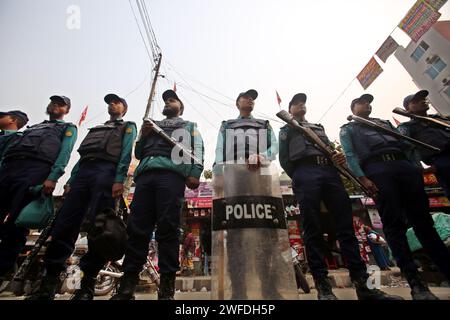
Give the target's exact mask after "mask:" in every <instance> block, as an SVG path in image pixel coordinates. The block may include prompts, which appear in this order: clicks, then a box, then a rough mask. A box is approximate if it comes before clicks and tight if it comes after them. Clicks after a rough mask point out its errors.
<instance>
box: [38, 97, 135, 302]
mask: <svg viewBox="0 0 450 320" xmlns="http://www.w3.org/2000/svg"><path fill="white" fill-rule="evenodd" d="M104 101H105V102H106V103H107V104H108V113H109V115H110V119H109V120H108V121H106V122H105V123H104V124H101V125H98V126H96V127H93V128H90V129H89V132H88V134H87V136H86V138H84V140H83V142H82V143H81V145H80V147H79V148H78V152H79V154H80V160H79V161H78V163H77V164H76V165H75V167H74V169H73V170H72V174H71V178H70V179H69V181H68V183H67V184H66V186H65V193H66V198H65V200H64V203H63V205H62V207H61V210H60V212H59V213H58V216H57V218H56V221H55V226H54V228H53V230H52V233H51V237H52V240H51V242H50V244H49V246H48V248H47V251H46V253H45V256H44V262H45V267H46V270H47V274H46V276H45V277H44V278H43V280H42V284H41V287H40V289H39V291H38V292H37V293H36V294H35V295H33V296H31V297H30V299H31V300H33V299H42V300H51V299H54V297H55V292H56V288H57V285H58V284H59V281H60V279H59V275H60V273H61V272H62V271H63V270H64V269H65V261H66V259H67V258H68V257H69V256H70V255H71V254H72V252H73V250H74V246H75V242H76V240H77V237H78V234H79V232H80V227H81V223H82V222H83V218H84V216H85V214H86V213H87V212H88V209H89V212H90V213H91V215H96V214H98V213H100V212H101V210H102V209H104V208H107V207H109V208H114V200H113V199H114V198H117V197H119V196H120V195H122V193H123V188H124V186H123V183H124V181H125V178H126V176H127V172H128V167H129V164H130V162H131V152H132V149H133V142H134V139H135V138H136V125H135V124H134V122H131V121H124V120H123V119H122V118H123V116H124V115H125V114H126V112H127V110H128V105H127V102H126V101H125V99H123V98H121V97H119V96H117V95H116V94H108V95H106V96H105V98H104ZM106 262H107V261H104V259H102V258H101V257H99V256H97V255H95V254H93V253H92V251H88V253H87V254H86V255H84V256H83V258H82V259H81V262H80V268H81V270H82V272H83V278H82V279H81V287H80V289H78V290H77V291H76V292H75V294H74V295H73V297H72V299H73V300H92V299H93V298H94V289H95V280H96V277H97V274H98V272H99V271H100V270H101V268H102V267H103V266H104V264H105V263H106Z"/></svg>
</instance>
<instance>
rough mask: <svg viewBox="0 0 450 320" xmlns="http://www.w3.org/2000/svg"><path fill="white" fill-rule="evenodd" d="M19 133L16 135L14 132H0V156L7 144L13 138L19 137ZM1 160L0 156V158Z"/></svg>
mask: <svg viewBox="0 0 450 320" xmlns="http://www.w3.org/2000/svg"><path fill="white" fill-rule="evenodd" d="M19 137H20V135H17V133H16V132H14V133H10V134H5V132H3V131H2V132H0V157H3V153H4V152H5V150H6V147H7V146H8V144H10V143H11V142H12V141H13V140H14V139H17V138H19ZM0 161H1V158H0Z"/></svg>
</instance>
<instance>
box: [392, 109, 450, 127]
mask: <svg viewBox="0 0 450 320" xmlns="http://www.w3.org/2000/svg"><path fill="white" fill-rule="evenodd" d="M392 112H394V113H396V114H399V115H401V116H405V117H409V118H411V119H417V120H420V121H425V122H428V123H434V124H437V125H439V126H441V127H444V129H447V130H449V129H450V124H449V123H446V122H445V120H438V119H435V118H431V117H426V116H418V115H416V114H412V113H409V112H407V111H405V110H403V109H401V108H395V109H394V110H392Z"/></svg>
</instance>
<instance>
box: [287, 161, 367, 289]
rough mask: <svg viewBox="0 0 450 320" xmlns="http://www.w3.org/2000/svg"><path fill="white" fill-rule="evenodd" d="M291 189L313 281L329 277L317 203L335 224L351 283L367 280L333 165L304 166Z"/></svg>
mask: <svg viewBox="0 0 450 320" xmlns="http://www.w3.org/2000/svg"><path fill="white" fill-rule="evenodd" d="M292 188H293V190H294V193H295V197H296V199H297V201H298V202H299V204H300V210H301V214H302V216H303V227H304V240H305V245H306V254H307V257H308V265H309V267H310V269H311V273H312V275H313V277H314V278H315V279H317V278H321V277H326V276H327V274H328V270H327V265H326V263H325V256H324V252H323V250H322V249H323V241H324V240H323V232H322V230H321V222H320V214H319V213H320V202H321V201H323V202H324V204H325V206H326V208H327V209H328V211H329V214H330V215H331V218H332V220H333V222H334V226H335V230H336V237H337V239H338V241H339V244H340V247H341V252H342V255H343V257H344V258H345V259H346V261H347V263H348V268H349V271H350V277H351V278H352V279H353V280H356V279H361V278H363V279H365V278H367V269H366V265H365V264H364V262H363V260H362V259H361V256H360V254H359V246H358V240H357V239H356V236H355V231H354V229H353V220H352V206H351V202H350V198H349V196H348V194H347V192H346V190H345V188H344V185H343V184H342V181H341V179H340V177H339V175H338V172H337V170H336V169H335V168H334V167H332V166H322V165H305V166H299V167H297V168H296V170H295V172H294V174H293V178H292Z"/></svg>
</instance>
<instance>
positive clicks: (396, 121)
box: [392, 117, 401, 127]
mask: <svg viewBox="0 0 450 320" xmlns="http://www.w3.org/2000/svg"><path fill="white" fill-rule="evenodd" d="M392 119H394V122H395V125H396V126H397V127H398V126H399V125H400V124H401V122H400V121H398V120H397V119H395V118H394V117H392Z"/></svg>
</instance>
